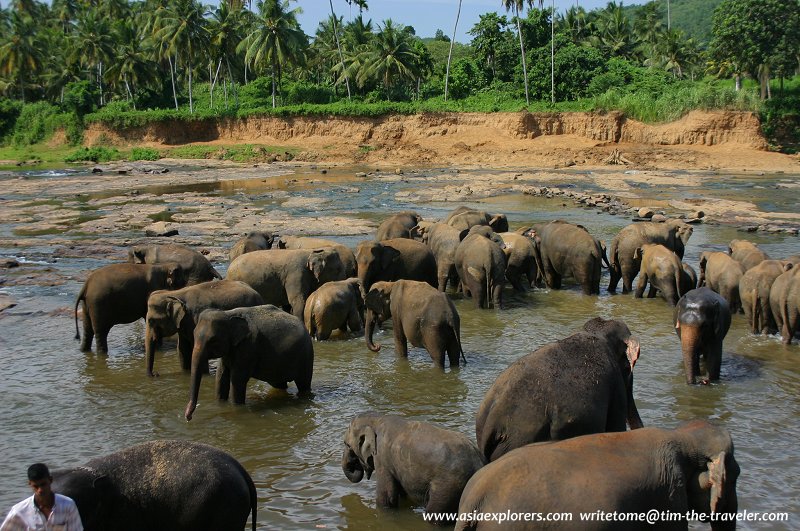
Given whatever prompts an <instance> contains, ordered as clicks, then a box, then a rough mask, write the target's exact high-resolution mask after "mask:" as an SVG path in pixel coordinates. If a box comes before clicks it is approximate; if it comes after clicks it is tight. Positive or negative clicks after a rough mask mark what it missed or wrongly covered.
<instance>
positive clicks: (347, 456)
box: [342, 446, 364, 483]
mask: <svg viewBox="0 0 800 531" xmlns="http://www.w3.org/2000/svg"><path fill="white" fill-rule="evenodd" d="M342 471H344V475H345V476H347V479H349V480H350V482H351V483H358V482H359V481H361V480H362V479H363V478H364V467H362V466H361V461H359V460H358V457H357V456H356V454H355V452H353V450H351V449H350V447H348V446H345V447H344V452H342Z"/></svg>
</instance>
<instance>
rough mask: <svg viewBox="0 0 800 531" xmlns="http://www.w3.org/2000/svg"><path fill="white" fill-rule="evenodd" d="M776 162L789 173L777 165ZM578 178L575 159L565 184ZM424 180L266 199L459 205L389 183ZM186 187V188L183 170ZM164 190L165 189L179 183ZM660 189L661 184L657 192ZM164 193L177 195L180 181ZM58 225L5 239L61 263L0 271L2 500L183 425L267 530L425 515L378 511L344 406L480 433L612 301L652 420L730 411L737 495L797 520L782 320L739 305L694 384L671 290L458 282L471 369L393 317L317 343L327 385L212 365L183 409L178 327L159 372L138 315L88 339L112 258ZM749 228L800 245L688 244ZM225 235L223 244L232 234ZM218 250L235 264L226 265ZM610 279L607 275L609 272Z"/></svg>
mask: <svg viewBox="0 0 800 531" xmlns="http://www.w3.org/2000/svg"><path fill="white" fill-rule="evenodd" d="M349 175H352V170H350V173H349ZM45 178H46V177H45ZM763 179H764V180H765V181H766V180H769V179H770V178H763ZM781 179H787V176H779V177H775V178H774V179H772V180H771V181H769V182H770V183H772V184H774V182H777V181H779V180H781ZM568 180H569V176H566V175H565V183H566V182H568ZM723 181H724V179H723V178H722V177H720V180H719V183H718V184H715V183H712V184H711V185H709V188H710V190H708V191H709V193H713V192H714V189H715V188H716V189H717V191H719V190H722V189H723V188H724V190H725V193H726V194H727V195H728V196H730V195H736V193H737V192H736V190H737V188H735V187H728V188H725V187H722V186H721V183H723ZM737 182H739V181H737ZM751 184H752V186H751V185H747V186H740V187H739V190H740V192H739V193H740V195H741V198H742V199H748V198H750V196H751V195H752V193H753V189H754V188H753V187H754V186H762V185H764V181H761V182H759V183H758V184H753V183H751ZM265 186H266V185H265ZM413 186H418V184H415V183H410V182H403V181H402V180H378V179H370V180H366V181H365V180H363V179H361V180H360V181H359V182H358V187H359V192H358V193H352V191H346V190H344V189H343V187H342V182H341V180H338V181H337V180H334V181H332V182H328V183H316V184H315V185H313V186H300V185H297V186H294V185H287V189H288V194H286V195H285V196H281V198H280V200H270V201H266V202H265V203H264V204H263V205H261V206H259V208H262V207H263V208H266V209H270V208H277V207H281V204H282V203H283V201H286V200H289V199H291V198H293V197H298V196H303V197H309V196H310V197H317V198H324V199H326V200H327V201H328V202H327V203H326V204H325V205H326V206H325V207H324V208H325V209H326V211H333V212H335V213H337V214H341V215H345V216H352V217H358V218H361V219H366V220H369V221H375V220H379V219H380V218H382V217H383V216H385V215H386V214H387V213H389V212H391V211H393V210H396V209H399V208H408V207H413V208H416V209H417V210H419V211H420V212H421V213H422V214H423V215H424V216H425V217H430V218H434V217H441V216H444V215H445V214H446V212H448V211H449V210H451V209H452V208H453V207H454V205H453V204H448V203H429V204H419V205H410V204H406V203H398V202H397V201H396V200H395V199H394V194H395V193H396V192H397V191H401V190H404V189H407V188H409V187H413ZM758 189H759V190H760V188H758ZM180 190H181V192H184V191H187V189H186V188H185V187H184V188H181V189H180ZM188 191H191V190H188ZM196 191H198V192H199V193H200V194H210V195H212V196H214V197H236V198H239V199H238V200H240V201H253V197H258V193H259V190H258V185H256V184H254V183H249V188H247V189H246V190H245V189H244V188H242V189H239V188H237V186H235V185H233V186H230V185H229V186H226V187H224V188H223V187H214V186H206V185H203V187H202V188H201V189H200V190H196ZM161 192H162V193H164V194H169V193H170V189H169V187H167V188H165V189H164V190H162V191H161ZM651 192H652V193H653V194H654V196H656V194H657V193H659V192H658V191H656V190H653V191H651ZM695 192H696V193H697V192H698V190H695ZM122 193H123V192H122V191H121V192H119V194H118V195H120V194H122ZM643 193H646V192H643ZM669 193H676V192H675V191H670V192H669ZM44 195H45V196H47V195H48V194H47V193H45V194H44ZM798 195H800V193H798V192H797V191H796V189H787V190H782V191H781V193H780V196H779V197H773V198H772V199H771V200H770V199H769V198H766V194H765V200H764V201H763V204H764V207H765V208H769V206H768V205H767V203H770V204H775V203H778V204H788V205H794V207H795V208H796V206H797V204H798V199H800V197H798ZM6 198H8V196H6ZM12 199H13V197H12ZM37 199H38V200H40V201H41V200H47V199H55V200H62V199H65V198H63V197H53V198H49V197H38V198H37ZM165 201H167V202H168V201H169V198H168V197H167V196H165ZM56 203H58V201H56ZM473 205H474V206H480V207H481V208H483V209H486V210H490V211H503V212H506V213H507V214H508V216H509V219H510V221H511V225H512V227H517V226H521V225H523V224H528V223H531V222H540V221H546V220H550V219H554V218H562V219H567V220H569V221H573V222H578V223H581V224H583V225H585V226H586V227H587V228H588V229H589V230H590V232H591V233H592V234H594V235H596V236H597V237H599V238H601V239H604V240H606V241H607V242H610V240H611V238H612V237H613V235H614V234H615V233H616V232H617V231H618V230H619V229H620V228H622V227H623V226H624V225H626V224H627V223H628V220H627V219H625V218H623V217H619V216H616V217H615V216H610V215H607V214H603V213H600V214H598V213H596V212H595V211H593V210H585V209H579V208H575V207H573V206H572V205H571V204H569V205H567V206H564V203H563V201H562V200H560V199H552V200H548V199H543V198H534V197H529V196H521V195H518V196H504V197H495V198H491V199H487V200H485V201H483V202H482V203H480V204H479V203H474V204H473ZM165 206H169V205H168V204H167V205H165ZM290 211H291V212H292V213H293V214H295V215H297V216H310V215H311V216H313V215H314V214H315V213H317V212H315V210H314V207H303V206H299V207H293V208H291V209H290ZM12 228H13V229H15V230H18V229H21V228H24V221H22V222H18V223H15V224H14V226H13V227H10V226H8V224H7V225H6V226H3V227H0V230H2V233H3V234H9V233H10V232H12ZM52 237H53V236H51V235H41V236H38V237H37V238H38V239H36V240H35V241H34V242H30V240H26V241H27V242H28V243H29V245H28V244H26V245H27V246H26V247H23V248H19V247H14V248H11V247H7V248H0V256H3V257H8V256H17V257H27V258H28V259H29V260H34V261H36V260H38V261H41V262H43V264H42V265H38V266H37V265H36V264H25V263H23V269H24V268H32V269H31V270H32V271H33V272H34V274H33V276H34V277H35V275H36V274H42V272H43V271H44V270H45V269H48V268H49V269H50V271H47V272H46V273H47V275H50V276H47V277H46V278H47V279H49V278H51V277H54V278H55V280H56V281H54V282H47V281H44V282H39V283H37V282H35V278H34V279H33V280H34V281H33V282H20V281H19V276H18V275H23V276H24V274H25V273H7V274H6V278H9V279H11V276H12V275H17V276H15V277H13V279H11V280H9V281H8V282H7V284H6V286H5V287H3V286H2V285H0V293H5V294H7V295H9V296H11V297H12V298H13V299H15V300H16V301H17V303H18V305H17V306H16V307H15V308H13V309H10V310H7V311H5V312H3V313H0V330H2V333H0V351H2V361H3V363H2V367H3V371H2V372H3V374H2V379H0V389H1V390H2V396H3V406H2V407H0V455H2V456H3V461H4V462H5V466H4V467H2V468H0V508H2V509H0V511H2V512H4V511H5V510H7V508H8V507H9V506H10V505H11V504H12V503H13V502H15V501H16V500H18V499H21V498H22V497H24V496H27V495H28V491H27V487H26V481H25V469H26V467H27V465H28V464H30V463H32V462H34V461H39V460H42V461H45V462H47V463H49V464H50V465H51V466H53V467H56V468H57V467H60V466H73V465H79V464H82V463H83V462H85V461H86V460H88V459H90V458H92V457H95V456H97V455H101V454H105V453H109V452H112V451H115V450H117V449H120V448H122V447H125V446H128V445H131V444H135V443H139V442H143V441H147V440H151V439H157V438H180V439H191V440H197V441H202V442H205V443H209V444H212V445H214V446H217V447H220V448H222V449H224V450H226V451H228V452H230V453H231V454H233V455H234V456H236V457H237V458H238V459H239V460H240V461H241V462H242V463H243V464H244V466H245V467H246V468H247V469H248V470H249V471H250V473H251V475H252V476H253V478H254V480H255V482H256V485H257V487H258V493H259V513H258V522H259V528H261V529H315V528H316V529H326V528H327V529H334V528H351V529H393V528H397V529H401V528H402V529H412V528H413V529H419V528H425V527H426V525H425V524H424V523H423V521H422V518H421V516H420V514H419V513H420V510H419V509H418V508H411V507H405V508H403V509H402V510H399V511H390V512H386V511H379V510H376V508H375V504H374V487H375V485H374V481H367V480H364V481H362V482H361V483H359V484H351V483H349V482H348V481H347V479H346V478H345V477H344V475H343V474H342V471H341V469H340V457H341V450H342V443H341V440H342V435H343V432H344V430H345V428H346V426H347V423H348V422H349V419H350V418H351V417H352V416H353V415H355V414H356V413H359V412H362V411H365V410H377V411H381V412H386V413H397V414H401V415H405V416H408V417H411V418H415V419H420V420H425V421H429V422H434V423H436V424H438V425H440V426H443V427H446V428H449V429H452V430H458V431H461V432H463V433H466V434H468V435H470V436H471V437H474V417H475V413H476V411H477V409H478V406H479V404H480V402H481V400H482V398H483V395H484V393H485V392H486V390H487V389H488V388H489V386H490V385H491V384H492V382H493V381H494V379H495V377H496V376H497V375H498V374H499V373H500V372H501V371H502V370H503V369H505V368H506V367H507V366H508V365H509V364H510V363H512V362H513V361H514V360H516V359H517V358H518V357H519V356H522V355H524V354H526V353H528V352H530V351H531V350H533V349H535V348H537V347H538V346H540V345H543V344H545V343H547V342H550V341H554V340H556V339H559V338H561V337H564V336H566V335H568V334H570V333H572V332H573V331H575V330H576V329H578V328H579V327H580V326H581V325H582V324H583V323H584V322H585V321H586V320H588V319H589V318H591V317H594V316H603V317H606V318H612V317H613V318H619V319H624V320H625V321H626V323H627V324H628V326H629V327H630V328H631V330H632V331H633V332H634V333H635V334H636V335H637V336H638V337H639V338H640V341H641V345H642V356H641V358H640V361H639V363H638V364H637V366H636V384H635V397H636V401H637V404H638V407H639V412H640V414H641V416H642V419H643V421H644V423H645V425H648V426H661V427H667V428H670V427H674V426H675V425H676V424H678V423H679V422H681V421H684V420H687V419H691V418H695V417H703V418H711V419H714V420H716V421H718V422H720V423H722V424H724V425H725V426H726V427H727V428H728V429H729V430H730V431H731V432H732V434H733V438H734V442H735V445H736V457H737V460H738V461H739V463H740V465H741V468H742V474H741V477H740V479H739V489H738V491H739V503H740V510H745V509H746V510H748V511H788V512H789V513H790V518H791V520H790V522H789V523H788V525H787V527H791V528H800V488H798V483H797V479H796V473H797V462H796V459H797V443H796V441H797V440H798V438H800V393H798V390H800V363H798V360H800V345H792V346H790V347H784V346H783V345H782V344H781V342H780V340H779V338H777V337H756V336H751V335H749V334H747V333H746V331H745V323H744V318H743V316H740V315H737V316H735V317H734V322H733V326H732V329H731V331H730V333H729V334H728V337H727V338H726V341H725V357H724V360H723V366H722V380H721V383H719V384H716V385H711V386H704V387H700V386H694V387H689V386H687V385H686V384H685V383H684V377H683V372H682V365H681V357H680V346H679V343H678V341H677V336H676V335H675V332H674V330H673V328H672V326H671V310H670V308H669V306H668V305H667V304H666V303H665V302H664V301H662V300H660V299H652V300H636V299H634V298H633V297H632V296H627V295H615V296H610V295H608V294H607V293H606V292H605V289H603V293H602V294H601V295H600V296H599V297H587V296H583V295H582V294H581V293H580V291H579V290H578V289H576V288H574V287H572V286H570V287H568V289H565V290H562V291H551V290H547V289H538V290H534V291H531V292H529V293H527V294H524V295H518V294H513V293H512V292H510V291H507V292H506V294H505V301H506V306H507V307H506V308H505V309H504V310H502V311H495V310H483V311H477V310H474V309H473V308H472V304H471V301H466V300H460V299H456V302H455V303H456V307H457V309H458V311H459V313H460V314H461V319H462V336H463V343H464V350H465V351H466V356H467V359H468V361H469V363H468V364H467V366H466V367H463V368H461V369H460V370H450V369H447V370H446V371H444V372H442V371H439V370H436V369H434V368H433V367H432V364H431V361H430V358H429V357H428V355H427V353H426V352H425V351H423V350H420V349H415V348H412V349H410V354H409V358H408V360H405V359H398V358H397V357H395V355H394V350H393V344H392V339H391V332H390V331H386V330H385V327H384V331H382V332H380V333H378V334H376V339H377V340H378V341H380V342H382V343H383V344H384V348H383V350H381V352H380V353H377V354H374V353H371V352H369V351H368V350H367V349H366V348H365V346H364V341H363V338H358V337H349V338H342V337H340V338H339V339H337V340H332V341H328V342H319V343H315V345H314V346H315V353H316V358H315V372H314V381H313V391H314V396H313V398H312V399H310V400H300V399H297V398H296V397H295V396H294V391H295V389H294V387H293V386H290V388H289V393H288V394H285V393H282V392H277V391H276V390H274V389H270V388H269V386H268V385H266V384H265V383H261V382H256V381H251V382H250V385H249V386H248V396H247V404H246V405H245V406H243V407H234V406H232V405H230V404H227V403H218V402H217V401H215V400H214V399H213V396H212V393H213V382H212V380H211V379H210V378H207V379H205V380H204V381H203V384H202V390H201V395H200V405H199V407H198V409H197V411H196V413H195V417H194V420H192V422H190V423H187V422H185V421H184V420H183V416H182V412H183V408H184V406H185V404H186V400H187V391H188V383H189V382H188V377H187V375H185V374H183V373H182V372H181V371H180V369H179V365H178V361H177V359H176V355H175V349H174V344H172V343H170V342H167V343H166V344H165V346H164V350H163V352H162V353H161V354H160V355H159V356H158V357H157V359H156V368H157V370H158V371H159V372H160V377H158V378H155V379H148V378H147V377H146V376H145V368H144V359H143V352H144V343H143V326H142V324H141V323H134V324H131V325H122V326H117V327H115V328H114V329H113V330H112V332H111V335H110V338H109V346H110V354H109V355H108V356H100V355H97V354H94V353H89V354H84V353H81V352H79V351H78V343H77V341H75V340H73V339H72V336H73V334H74V332H73V330H74V322H73V319H72V316H71V314H70V312H69V311H67V310H66V309H68V308H70V307H71V306H72V304H73V301H74V297H75V295H76V294H77V292H78V291H79V289H80V281H81V280H82V279H83V278H85V274H86V272H87V271H89V270H91V269H93V268H95V267H99V266H100V265H104V264H105V263H107V261H106V260H105V259H103V258H100V257H93V256H80V253H76V255H77V257H75V258H61V259H58V260H56V261H55V262H53V261H52V260H48V257H47V253H48V249H49V248H50V247H49V246H50V243H51V240H50V238H52ZM58 237H59V238H65V237H66V238H68V239H69V240H71V241H72V242H73V244H74V245H75V246H77V247H78V249H80V246H81V245H82V244H85V243H89V242H91V241H92V239H93V238H94V237H93V236H90V235H84V234H82V233H80V231H79V230H78V229H70V230H67V232H66V233H64V234H60V235H59V236H58ZM741 237H747V238H749V239H752V240H754V241H757V242H758V243H759V244H760V245H761V246H762V248H764V249H765V250H766V251H767V252H768V253H769V254H770V255H772V256H774V257H781V256H785V255H789V254H793V253H797V252H800V240H798V238H797V237H796V236H788V235H767V234H762V233H758V234H748V235H744V234H743V233H741V232H737V231H736V230H735V229H734V228H730V227H721V226H713V225H698V226H696V228H695V232H694V236H693V238H692V240H691V241H690V243H689V246H688V249H687V256H686V259H687V260H688V261H689V263H691V264H692V265H694V266H695V267H696V265H697V260H698V257H699V254H700V252H702V251H704V250H722V249H724V247H725V245H726V243H727V242H728V241H730V240H731V239H733V238H741ZM337 238H338V239H340V240H341V241H343V242H345V243H347V244H348V245H351V246H354V245H355V244H356V243H357V242H358V241H359V240H360V239H363V238H364V237H363V236H362V235H358V234H352V235H349V236H342V237H337ZM212 239H213V237H212ZM59 241H61V240H59ZM215 243H216V244H218V245H223V246H227V245H230V243H231V241H225V242H224V243H223V242H221V241H217V242H215ZM121 253H122V250H121V249H120V254H121ZM48 262H49V263H48ZM215 265H217V266H218V268H219V269H220V270H221V271H224V270H225V264H222V263H217V264H215ZM0 278H3V277H0ZM42 284H44V285H42ZM48 284H53V285H48ZM605 285H607V276H604V278H603V288H605ZM190 495H191V493H187V496H190ZM771 527H774V526H771ZM742 528H748V527H747V525H744V526H742ZM762 528H766V527H762Z"/></svg>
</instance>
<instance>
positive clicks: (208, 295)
mask: <svg viewBox="0 0 800 531" xmlns="http://www.w3.org/2000/svg"><path fill="white" fill-rule="evenodd" d="M261 304H264V300H263V299H262V298H261V295H259V294H258V292H257V291H256V290H254V289H253V288H251V287H250V286H248V285H247V284H245V283H244V282H239V281H236V280H212V281H211V282H203V283H201V284H195V285H194V286H188V287H185V288H182V289H179V290H174V291H154V292H153V293H152V294H150V297H149V298H148V299H147V315H145V318H144V322H145V339H144V348H145V357H146V358H147V375H148V376H154V373H153V365H154V363H155V356H156V352H155V350H156V346H157V343H158V342H159V341H160V340H161V339H162V338H164V337H169V336H171V335H173V334H178V356H179V358H180V362H181V369H183V370H184V371H188V370H190V369H191V360H192V349H193V348H194V327H195V324H196V323H197V318H198V317H200V314H201V313H202V312H203V310H207V309H209V308H215V309H217V310H232V309H233V308H241V307H244V306H259V305H261ZM203 369H204V370H205V372H208V368H207V367H204V368H203Z"/></svg>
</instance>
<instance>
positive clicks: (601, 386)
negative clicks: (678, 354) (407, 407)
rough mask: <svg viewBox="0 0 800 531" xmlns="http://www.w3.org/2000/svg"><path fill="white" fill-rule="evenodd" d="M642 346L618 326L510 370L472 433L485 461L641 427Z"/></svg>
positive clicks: (608, 324) (590, 332)
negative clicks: (538, 445) (638, 374)
mask: <svg viewBox="0 0 800 531" xmlns="http://www.w3.org/2000/svg"><path fill="white" fill-rule="evenodd" d="M639 353H640V347H639V341H638V340H637V339H636V338H635V337H633V336H632V335H631V332H630V330H629V329H628V327H627V326H626V325H625V323H624V322H622V321H615V320H608V321H607V320H604V319H602V318H599V317H597V318H594V319H591V320H589V321H587V322H586V324H584V326H583V330H581V331H580V332H577V333H575V334H573V335H571V336H569V337H567V338H565V339H561V340H559V341H556V342H555V343H550V344H547V345H544V346H543V347H541V348H539V349H537V350H535V351H534V352H531V353H530V354H527V355H525V356H523V357H521V358H520V359H518V360H517V361H516V362H514V363H513V364H511V366H509V367H508V368H507V369H506V370H505V371H503V372H502V373H501V374H500V376H498V377H497V379H496V380H495V382H494V383H493V384H492V386H491V387H490V388H489V391H487V393H486V395H485V396H484V398H483V402H481V405H480V407H479V408H478V415H477V419H476V422H475V428H476V430H475V433H476V436H477V441H478V448H480V450H481V452H482V453H483V455H484V456H485V457H486V459H487V460H488V461H495V460H496V459H498V458H499V457H500V456H502V455H504V454H506V453H508V452H510V451H511V450H513V449H514V448H519V447H520V446H524V445H526V444H529V443H533V442H538V441H551V440H553V441H557V440H561V439H568V438H570V437H576V436H578V435H584V434H587V433H600V432H607V431H625V424H626V422H627V424H628V425H629V426H630V428H631V429H638V428H641V427H642V419H641V418H640V417H639V411H638V410H637V409H636V402H634V399H633V367H634V365H635V364H636V360H638V359H639Z"/></svg>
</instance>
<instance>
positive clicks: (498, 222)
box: [489, 214, 508, 233]
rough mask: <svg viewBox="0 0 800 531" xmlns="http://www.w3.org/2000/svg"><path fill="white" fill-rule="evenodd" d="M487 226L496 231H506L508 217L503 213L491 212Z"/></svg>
mask: <svg viewBox="0 0 800 531" xmlns="http://www.w3.org/2000/svg"><path fill="white" fill-rule="evenodd" d="M489 226H490V227H491V228H492V230H493V231H495V232H497V233H500V232H508V217H506V215H505V214H493V215H492V217H491V219H490V220H489Z"/></svg>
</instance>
